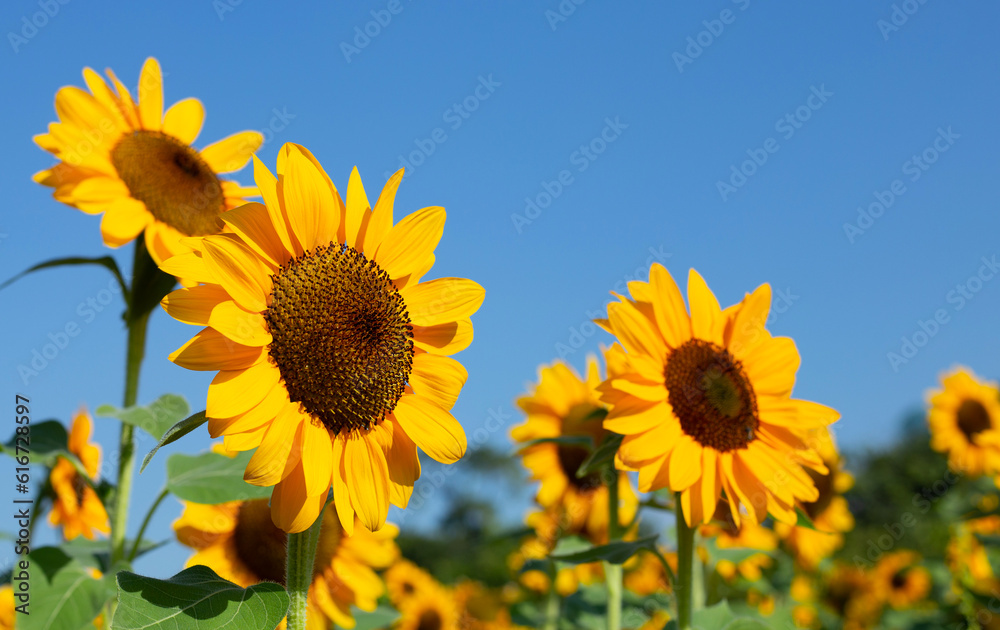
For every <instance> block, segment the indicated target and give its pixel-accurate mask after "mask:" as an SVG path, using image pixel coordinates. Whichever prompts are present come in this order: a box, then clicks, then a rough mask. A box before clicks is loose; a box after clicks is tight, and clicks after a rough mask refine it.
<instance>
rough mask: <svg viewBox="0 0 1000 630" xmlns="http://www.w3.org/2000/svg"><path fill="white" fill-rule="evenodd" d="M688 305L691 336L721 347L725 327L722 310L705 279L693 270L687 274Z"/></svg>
mask: <svg viewBox="0 0 1000 630" xmlns="http://www.w3.org/2000/svg"><path fill="white" fill-rule="evenodd" d="M688 303H689V304H690V305H691V334H692V335H694V336H695V337H696V338H698V339H704V340H705V341H710V342H712V343H714V344H715V345H717V346H721V345H722V344H723V338H722V333H723V331H724V330H725V327H726V321H725V319H724V318H723V316H722V308H721V307H720V306H719V301H718V300H717V299H715V294H714V293H712V290H711V289H709V288H708V285H707V284H705V279H704V278H702V277H701V275H700V274H699V273H698V272H697V271H695V270H694V269H692V270H691V271H690V273H688Z"/></svg>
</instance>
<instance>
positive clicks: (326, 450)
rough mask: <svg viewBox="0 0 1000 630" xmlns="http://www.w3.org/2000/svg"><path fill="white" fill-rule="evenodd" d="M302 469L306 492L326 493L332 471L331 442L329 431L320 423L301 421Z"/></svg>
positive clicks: (312, 494)
mask: <svg viewBox="0 0 1000 630" xmlns="http://www.w3.org/2000/svg"><path fill="white" fill-rule="evenodd" d="M302 429H303V433H302V470H303V471H304V472H305V483H306V494H308V495H309V496H315V495H318V494H320V493H323V494H324V495H325V494H326V491H327V490H329V489H330V475H331V474H332V473H333V444H332V442H331V438H330V433H329V431H327V430H326V427H324V426H323V425H322V424H318V423H314V422H303V423H302Z"/></svg>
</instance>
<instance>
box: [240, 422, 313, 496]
mask: <svg viewBox="0 0 1000 630" xmlns="http://www.w3.org/2000/svg"><path fill="white" fill-rule="evenodd" d="M302 425H303V418H302V415H301V414H300V413H299V410H298V404H297V403H292V404H290V405H286V406H285V407H284V408H283V409H282V410H281V411H280V412H278V417H276V418H275V419H274V422H272V423H271V426H269V427H268V429H267V433H266V434H265V435H264V439H263V440H262V441H261V443H260V446H258V447H257V451H256V452H255V453H254V454H253V457H251V458H250V463H248V464H247V468H246V470H245V471H244V472H243V480H244V481H246V482H247V483H249V484H253V485H255V486H273V485H274V484H276V483H278V482H279V481H281V480H282V479H284V478H285V477H287V476H288V473H290V472H292V469H293V468H294V467H295V466H296V464H298V462H299V459H301V457H302V435H301V431H302Z"/></svg>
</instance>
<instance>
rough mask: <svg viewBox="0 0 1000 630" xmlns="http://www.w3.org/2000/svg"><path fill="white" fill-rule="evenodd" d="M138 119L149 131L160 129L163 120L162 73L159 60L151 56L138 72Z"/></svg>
mask: <svg viewBox="0 0 1000 630" xmlns="http://www.w3.org/2000/svg"><path fill="white" fill-rule="evenodd" d="M139 120H140V121H141V122H142V128H143V129H149V130H150V131H160V127H161V125H162V121H163V75H162V73H161V72H160V62H158V61H157V60H156V59H154V58H152V57H150V58H149V59H147V60H146V63H145V64H143V66H142V72H141V73H140V74H139Z"/></svg>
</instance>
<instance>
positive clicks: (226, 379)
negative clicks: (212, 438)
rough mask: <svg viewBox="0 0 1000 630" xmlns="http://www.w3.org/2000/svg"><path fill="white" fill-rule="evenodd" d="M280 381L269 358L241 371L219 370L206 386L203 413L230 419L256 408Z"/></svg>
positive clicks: (279, 374) (212, 416)
mask: <svg viewBox="0 0 1000 630" xmlns="http://www.w3.org/2000/svg"><path fill="white" fill-rule="evenodd" d="M279 380H281V373H280V372H278V368H276V367H275V366H274V365H272V364H271V362H270V361H261V362H260V363H257V364H256V365H252V366H250V367H249V368H247V369H245V370H223V371H221V372H219V373H218V374H216V375H215V378H213V379H212V384H211V385H209V386H208V399H207V402H206V406H205V414H206V415H207V416H209V417H210V418H231V417H233V416H238V415H241V414H244V413H246V412H247V411H249V410H250V409H252V408H253V407H256V406H257V405H258V404H260V402H261V401H262V400H264V397H265V396H266V395H267V394H269V393H270V392H271V389H273V388H274V386H275V385H276V384H277V383H278V381H279Z"/></svg>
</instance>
